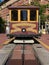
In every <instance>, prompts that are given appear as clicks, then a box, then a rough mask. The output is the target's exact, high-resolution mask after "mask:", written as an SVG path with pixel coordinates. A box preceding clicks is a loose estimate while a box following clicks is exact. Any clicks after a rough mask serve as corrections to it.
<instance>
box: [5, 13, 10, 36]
mask: <svg viewBox="0 0 49 65" xmlns="http://www.w3.org/2000/svg"><path fill="white" fill-rule="evenodd" d="M9 25H10V22H9V14H8V15H7V17H6V34H7V35H8V34H9V33H10V27H9Z"/></svg>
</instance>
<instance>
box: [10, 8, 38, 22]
mask: <svg viewBox="0 0 49 65" xmlns="http://www.w3.org/2000/svg"><path fill="white" fill-rule="evenodd" d="M16 10H18V21H12V20H11V11H12V10H10V11H9V12H10V22H38V16H39V10H38V9H37V10H36V20H34V21H33V20H32V21H31V20H30V10H31V9H16ZM21 10H27V21H21V18H20V17H21V15H20V13H21Z"/></svg>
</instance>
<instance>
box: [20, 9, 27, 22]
mask: <svg viewBox="0 0 49 65" xmlns="http://www.w3.org/2000/svg"><path fill="white" fill-rule="evenodd" d="M21 21H27V10H21Z"/></svg>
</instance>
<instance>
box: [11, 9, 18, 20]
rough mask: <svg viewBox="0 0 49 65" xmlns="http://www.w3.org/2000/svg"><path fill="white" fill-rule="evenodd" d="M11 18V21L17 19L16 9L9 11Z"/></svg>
mask: <svg viewBox="0 0 49 65" xmlns="http://www.w3.org/2000/svg"><path fill="white" fill-rule="evenodd" d="M11 20H12V21H18V11H17V10H12V11H11Z"/></svg>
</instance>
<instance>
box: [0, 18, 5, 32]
mask: <svg viewBox="0 0 49 65" xmlns="http://www.w3.org/2000/svg"><path fill="white" fill-rule="evenodd" d="M0 33H5V21H4V20H3V19H2V18H1V17H0Z"/></svg>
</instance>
